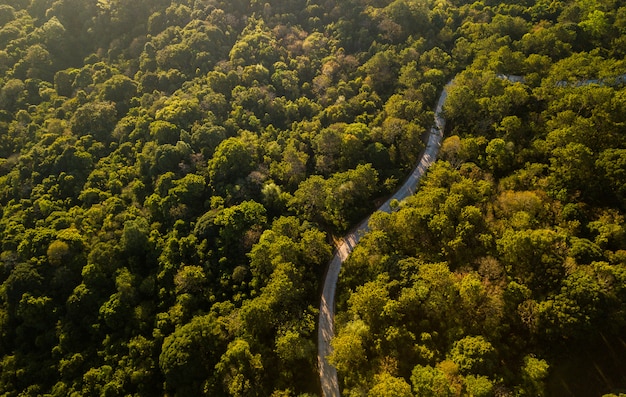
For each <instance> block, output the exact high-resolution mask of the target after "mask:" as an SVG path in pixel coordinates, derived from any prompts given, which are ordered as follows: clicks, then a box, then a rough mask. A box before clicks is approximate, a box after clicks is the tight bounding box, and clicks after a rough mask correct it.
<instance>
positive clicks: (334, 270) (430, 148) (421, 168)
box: [317, 83, 450, 397]
mask: <svg viewBox="0 0 626 397" xmlns="http://www.w3.org/2000/svg"><path fill="white" fill-rule="evenodd" d="M449 85H450V83H448V84H447V85H446V86H445V87H444V89H443V91H442V92H441V95H440V96H439V101H438V102H437V107H436V108H435V122H434V125H433V126H432V127H431V129H430V134H429V135H428V143H427V144H426V148H425V149H424V154H422V157H421V158H420V161H419V163H418V164H417V166H416V167H415V169H413V172H411V175H409V177H408V178H407V180H406V182H404V184H403V185H402V186H401V187H400V188H399V189H398V190H397V191H396V192H395V193H394V194H393V196H391V197H390V198H389V199H388V200H387V201H385V203H384V204H382V205H381V206H380V207H379V208H378V211H383V212H391V202H392V201H393V200H398V201H401V200H403V199H405V198H407V197H408V196H410V195H412V194H413V193H414V192H415V189H416V188H417V185H418V183H419V180H420V178H421V177H422V175H424V172H425V171H426V170H427V169H428V167H430V165H431V164H432V163H433V162H434V161H435V159H436V158H437V153H438V152H439V147H440V146H441V139H442V138H443V130H444V127H445V122H446V121H445V120H444V118H443V117H442V109H443V104H444V103H445V101H446V97H447V95H448V90H447V89H448V86H449ZM369 219H370V218H369V217H367V218H366V219H365V220H363V221H362V222H361V223H360V224H359V225H358V226H357V227H356V228H355V229H354V230H353V231H352V232H350V233H348V234H347V235H346V236H345V237H344V238H343V239H341V240H340V241H339V243H338V244H337V247H336V251H335V256H334V257H333V259H332V260H331V261H330V263H329V265H328V270H327V273H326V279H325V280H324V290H323V292H322V298H321V302H320V317H319V327H318V334H317V346H318V350H317V361H318V366H319V371H320V381H321V384H322V393H323V396H324V397H339V395H340V393H339V381H338V379H337V370H336V369H335V367H333V366H332V365H331V364H330V363H329V362H328V359H327V357H328V356H329V355H330V352H331V346H330V340H331V339H332V338H333V336H334V335H335V325H334V323H335V321H334V320H335V289H336V287H337V279H338V278H339V271H340V270H341V264H342V263H343V261H345V260H346V258H348V255H350V253H351V252H352V250H353V249H354V247H355V246H356V245H357V244H358V242H359V240H360V239H361V236H363V235H364V234H365V233H366V232H367V231H368V222H369Z"/></svg>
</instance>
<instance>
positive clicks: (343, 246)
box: [317, 74, 626, 397]
mask: <svg viewBox="0 0 626 397" xmlns="http://www.w3.org/2000/svg"><path fill="white" fill-rule="evenodd" d="M497 77H498V78H501V79H506V80H509V81H512V82H523V81H524V76H514V75H503V74H499V75H497ZM451 84H452V80H451V81H450V82H448V84H446V86H445V87H444V88H443V90H442V92H441V95H440V96H439V101H438V102H437V107H436V108H435V122H434V125H433V126H432V127H431V129H430V134H429V136H428V143H427V144H426V149H425V150H424V154H422V157H421V159H420V161H419V163H418V164H417V166H416V167H415V169H414V170H413V172H412V173H411V175H410V176H409V177H408V178H407V180H406V182H404V184H403V185H402V186H401V187H400V188H399V189H398V190H397V191H396V192H395V193H394V195H393V196H392V197H391V198H389V200H387V201H385V203H384V204H383V205H381V206H380V207H379V208H378V211H383V212H387V213H389V212H391V202H392V201H393V200H398V201H400V200H403V199H405V198H407V197H408V196H410V195H412V194H413V193H414V192H415V189H416V188H417V185H418V183H419V180H420V178H421V177H422V175H424V172H425V171H426V170H427V169H428V167H430V165H431V164H432V163H433V162H434V161H435V160H436V158H437V153H438V152H439V148H440V147H441V139H442V138H443V130H444V127H445V123H446V121H445V119H444V118H443V116H442V111H443V105H444V103H445V102H446V98H447V96H448V88H449V87H450V85H451ZM589 84H600V85H603V84H606V85H620V84H626V74H621V75H619V76H617V77H614V78H608V79H607V78H605V79H589V80H580V81H578V82H575V83H572V82H568V81H558V82H556V86H558V87H565V86H572V85H573V86H576V87H580V86H584V85H589ZM369 219H370V217H369V216H368V217H367V218H366V219H365V220H363V221H362V222H361V223H360V224H359V225H358V226H357V227H356V228H355V229H354V230H353V231H352V232H350V233H348V234H347V235H346V236H345V237H344V238H343V239H341V240H340V241H339V242H338V243H337V247H336V251H335V256H334V257H333V259H332V260H331V261H330V263H329V265H328V271H327V273H326V279H325V280H324V290H323V292H322V298H321V302H320V316H319V328H318V335H317V346H318V347H317V361H318V366H319V372H320V381H321V385H322V395H323V396H324V397H339V396H340V393H339V381H338V379H337V370H336V369H335V367H333V366H332V365H331V364H330V363H329V362H328V359H327V357H328V356H329V355H330V353H331V350H332V349H331V346H330V341H331V339H332V338H333V336H334V334H335V328H334V319H335V289H336V287H337V279H338V278H339V271H340V270H341V264H342V263H343V261H344V260H346V258H348V255H350V253H351V252H352V250H353V249H354V247H355V246H356V245H357V244H358V242H359V240H360V239H361V237H362V236H363V235H364V234H365V233H366V232H367V231H368V230H369V228H368V222H369Z"/></svg>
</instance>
